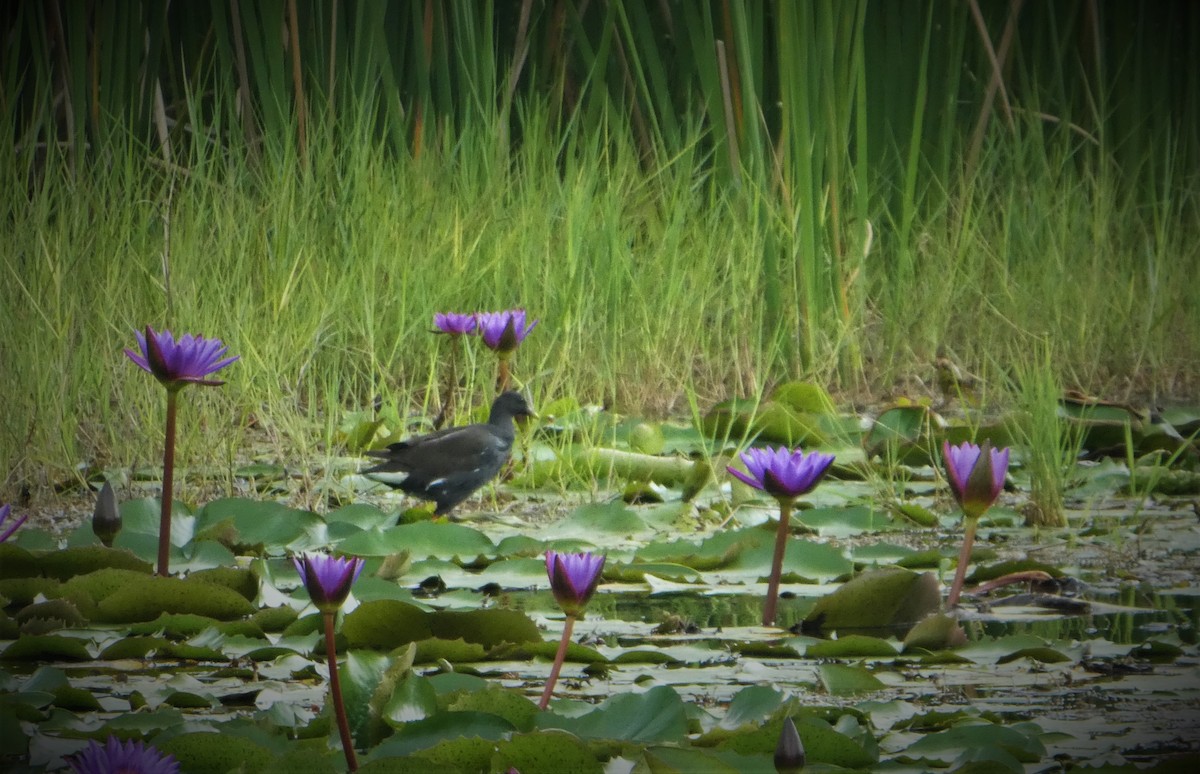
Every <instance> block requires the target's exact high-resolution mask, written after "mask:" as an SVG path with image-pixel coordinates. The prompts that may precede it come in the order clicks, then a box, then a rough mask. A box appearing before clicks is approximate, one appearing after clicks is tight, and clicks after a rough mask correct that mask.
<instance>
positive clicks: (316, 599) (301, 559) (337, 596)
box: [292, 554, 363, 771]
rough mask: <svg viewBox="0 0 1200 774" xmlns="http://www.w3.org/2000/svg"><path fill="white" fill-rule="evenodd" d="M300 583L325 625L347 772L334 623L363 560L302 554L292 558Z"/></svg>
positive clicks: (350, 760) (349, 753) (353, 763)
mask: <svg viewBox="0 0 1200 774" xmlns="http://www.w3.org/2000/svg"><path fill="white" fill-rule="evenodd" d="M292 563H293V564H295V565H296V571H297V572H298V573H300V580H302V581H303V582H304V588H305V589H307V590H308V596H309V598H310V599H312V602H313V604H314V605H316V607H317V609H318V610H320V611H321V617H322V618H323V619H324V624H325V653H326V655H327V656H328V661H329V693H330V698H331V700H332V701H333V711H334V714H335V715H336V716H337V725H338V733H339V734H340V735H341V738H342V752H343V753H344V754H345V756H346V766H347V767H348V768H349V769H350V771H355V770H357V769H358V758H357V757H356V755H355V752H354V740H353V738H351V736H350V721H349V720H348V718H347V717H346V707H345V704H344V703H343V702H342V685H341V682H340V681H339V679H338V667H337V644H336V642H335V639H334V631H333V629H334V619H336V618H337V613H338V611H339V610H341V609H342V605H343V604H345V602H346V597H348V596H350V587H351V586H353V585H354V581H356V580H358V576H359V574H360V573H362V568H363V560H362V559H361V558H359V557H351V558H346V557H341V556H329V555H327V554H304V555H302V556H298V557H292Z"/></svg>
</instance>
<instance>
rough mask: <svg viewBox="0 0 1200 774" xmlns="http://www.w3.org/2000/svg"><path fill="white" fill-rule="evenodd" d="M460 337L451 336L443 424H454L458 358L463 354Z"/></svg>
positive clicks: (443, 403) (444, 394) (443, 405)
mask: <svg viewBox="0 0 1200 774" xmlns="http://www.w3.org/2000/svg"><path fill="white" fill-rule="evenodd" d="M459 338H460V337H459V336H451V337H450V363H449V365H448V366H447V368H446V371H447V373H446V390H445V392H444V393H443V394H442V413H441V417H440V418H441V420H442V424H445V423H447V422H448V423H450V424H451V425H453V424H454V401H455V398H456V397H457V392H458V358H459V356H460V355H461V354H462V342H461V341H459ZM435 429H437V428H435Z"/></svg>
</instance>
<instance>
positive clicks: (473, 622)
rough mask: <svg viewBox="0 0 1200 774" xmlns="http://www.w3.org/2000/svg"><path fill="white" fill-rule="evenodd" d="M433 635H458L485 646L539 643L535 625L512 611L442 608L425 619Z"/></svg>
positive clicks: (441, 636)
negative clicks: (462, 610) (455, 610)
mask: <svg viewBox="0 0 1200 774" xmlns="http://www.w3.org/2000/svg"><path fill="white" fill-rule="evenodd" d="M429 629H430V631H431V632H432V633H433V636H435V637H440V638H442V639H446V640H453V639H457V638H462V639H464V640H466V641H467V642H477V643H479V644H480V645H482V646H483V647H485V648H489V649H490V648H494V647H496V646H498V645H501V644H503V643H521V642H541V639H542V638H541V635H540V634H539V632H538V628H537V624H535V623H534V622H533V620H532V619H531V618H529V616H527V615H525V614H524V613H520V612H517V611H516V610H471V611H469V612H454V611H443V612H437V613H433V614H432V615H431V616H430V618H429Z"/></svg>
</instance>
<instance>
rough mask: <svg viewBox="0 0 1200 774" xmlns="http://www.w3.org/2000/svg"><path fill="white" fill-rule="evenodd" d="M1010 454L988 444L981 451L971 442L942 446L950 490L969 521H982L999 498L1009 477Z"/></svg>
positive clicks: (947, 443) (944, 444)
mask: <svg viewBox="0 0 1200 774" xmlns="http://www.w3.org/2000/svg"><path fill="white" fill-rule="evenodd" d="M1008 454H1009V450H1008V449H1007V448H1005V449H993V448H992V447H991V444H990V443H987V442H984V445H983V448H982V449H981V448H980V447H978V446H976V445H975V444H973V443H971V442H969V441H964V442H963V443H961V444H959V445H958V446H951V445H950V442H949V441H944V442H943V443H942V455H943V458H944V459H945V463H946V477H947V478H949V479H950V491H951V492H953V493H954V499H955V500H957V501H958V504H959V507H961V508H962V511H963V513H964V514H965V515H966V517H967V518H969V519H977V518H979V517H980V516H982V515H983V514H984V512H985V511H987V509H988V508H990V507H992V503H994V502H996V498H997V497H999V496H1000V492H1001V491H1002V490H1003V489H1004V478H1005V476H1006V475H1007V474H1008Z"/></svg>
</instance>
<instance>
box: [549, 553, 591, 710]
mask: <svg viewBox="0 0 1200 774" xmlns="http://www.w3.org/2000/svg"><path fill="white" fill-rule="evenodd" d="M604 560H605V557H604V556H602V555H600V554H591V553H586V552H584V553H579V554H564V553H559V552H557V551H547V552H546V574H547V575H548V576H549V577H550V589H551V591H553V592H554V599H555V601H557V602H558V606H559V607H561V608H562V611H563V612H564V613H566V615H567V620H566V623H565V624H564V625H563V633H562V639H561V640H559V643H558V652H557V653H555V654H554V666H552V667H551V668H550V676H549V677H547V678H546V688H545V690H543V691H542V698H541V701H539V702H538V707H539V708H540V709H546V706H547V705H548V704H549V703H550V696H551V694H553V693H554V684H555V683H556V682H557V681H558V673H559V671H561V670H562V665H563V661H564V659H566V656H567V645H569V644H570V642H571V630H572V629H573V628H574V627H575V621H576V620H577V619H579V618H582V617H583V611H584V608H586V607H587V603H588V600H590V599H591V598H592V594H593V593H594V592H595V591H596V587H597V586H599V585H600V574H601V572H603V570H604Z"/></svg>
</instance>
